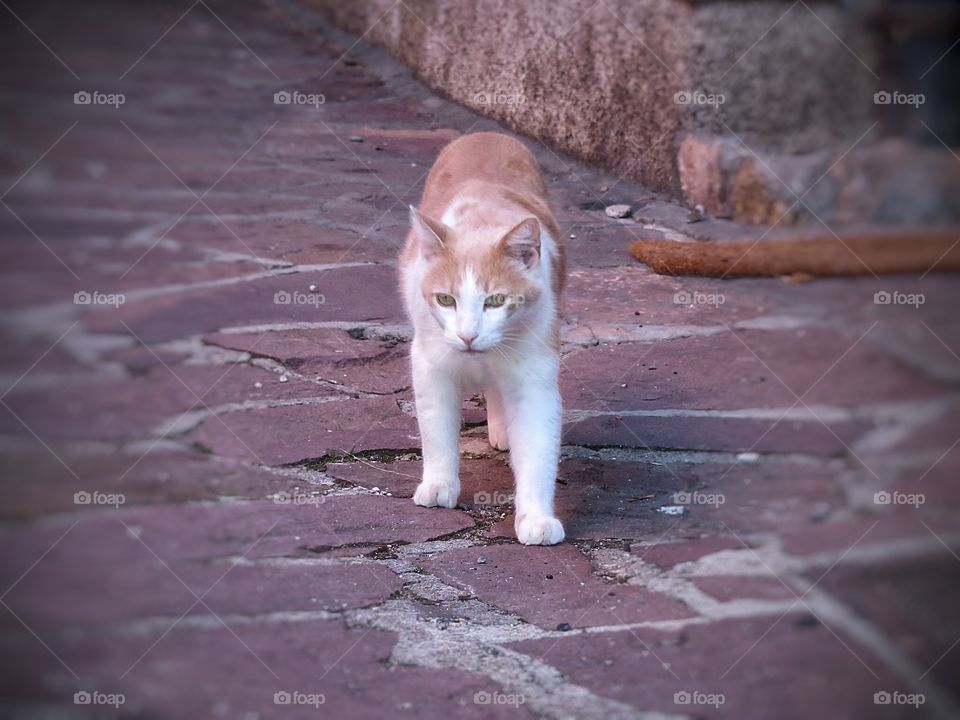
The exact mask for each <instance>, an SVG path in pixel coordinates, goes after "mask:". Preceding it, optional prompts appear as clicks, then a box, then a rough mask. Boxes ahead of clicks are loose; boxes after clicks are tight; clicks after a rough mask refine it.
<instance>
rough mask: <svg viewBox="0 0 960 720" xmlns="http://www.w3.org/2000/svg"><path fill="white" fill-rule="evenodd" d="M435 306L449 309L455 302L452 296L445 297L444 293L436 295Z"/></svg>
mask: <svg viewBox="0 0 960 720" xmlns="http://www.w3.org/2000/svg"><path fill="white" fill-rule="evenodd" d="M436 297H437V305H442V306H443V307H450V306H452V305H456V304H457V301H456V299H455V298H454V297H453V295H447V294H446V293H437V296H436Z"/></svg>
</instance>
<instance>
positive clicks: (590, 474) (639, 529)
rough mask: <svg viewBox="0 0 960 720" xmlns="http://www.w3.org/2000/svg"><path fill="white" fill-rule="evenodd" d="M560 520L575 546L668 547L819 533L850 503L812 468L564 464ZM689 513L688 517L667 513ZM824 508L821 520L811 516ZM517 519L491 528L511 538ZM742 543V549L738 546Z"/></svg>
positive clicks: (490, 532) (579, 461) (491, 533)
mask: <svg viewBox="0 0 960 720" xmlns="http://www.w3.org/2000/svg"><path fill="white" fill-rule="evenodd" d="M556 498H557V499H556V504H557V514H558V516H559V517H560V518H561V520H563V521H564V527H565V529H566V531H567V537H568V538H569V539H572V540H604V539H608V538H619V539H624V540H633V541H648V542H657V543H663V542H665V541H667V540H671V539H679V538H683V539H695V538H698V537H702V536H710V535H719V536H724V535H727V536H729V537H730V538H731V539H733V540H734V541H735V536H733V535H732V533H743V534H747V533H750V532H761V531H780V532H789V531H795V532H798V533H802V532H807V531H812V532H814V533H815V532H817V529H818V527H819V523H820V521H821V519H822V517H828V516H829V515H830V514H831V512H836V511H839V510H840V509H841V508H842V507H843V506H844V498H843V495H842V493H841V491H840V489H839V488H838V487H837V484H836V481H835V480H834V479H833V477H832V475H831V474H830V473H829V472H827V471H826V470H824V469H822V468H817V467H810V466H806V465H796V466H791V465H785V466H784V465H779V464H778V465H769V464H765V463H756V464H753V463H734V464H722V463H697V464H684V463H676V464H671V465H663V464H656V463H645V462H632V461H624V462H619V461H604V460H594V459H591V458H571V459H569V460H565V461H564V462H562V463H561V465H560V476H559V481H558V486H557V495H556ZM664 506H682V507H684V512H683V514H682V515H679V516H674V515H668V514H665V513H663V512H661V511H660V508H662V507H664ZM817 508H819V510H820V514H819V515H814V514H812V511H813V510H814V509H817ZM512 523H513V518H512V516H511V517H509V518H507V519H505V520H503V521H502V522H499V523H496V524H494V525H493V526H491V527H490V528H489V530H488V531H487V534H488V535H489V536H490V537H512V536H513V524H512ZM738 544H739V543H738Z"/></svg>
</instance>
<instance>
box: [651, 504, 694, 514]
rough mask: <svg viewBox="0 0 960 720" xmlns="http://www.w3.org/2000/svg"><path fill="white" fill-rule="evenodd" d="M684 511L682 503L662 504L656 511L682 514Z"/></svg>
mask: <svg viewBox="0 0 960 720" xmlns="http://www.w3.org/2000/svg"><path fill="white" fill-rule="evenodd" d="M686 511H687V509H686V508H685V507H684V506H683V505H663V506H662V507H658V508H657V512H659V513H663V514H664V515H683V514H684V513H685V512H686Z"/></svg>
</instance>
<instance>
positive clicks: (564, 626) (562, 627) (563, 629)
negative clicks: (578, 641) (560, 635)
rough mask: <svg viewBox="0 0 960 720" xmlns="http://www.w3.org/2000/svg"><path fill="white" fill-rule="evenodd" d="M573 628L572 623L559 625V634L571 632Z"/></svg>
mask: <svg viewBox="0 0 960 720" xmlns="http://www.w3.org/2000/svg"><path fill="white" fill-rule="evenodd" d="M571 630H573V626H572V625H571V624H570V623H560V624H559V625H557V632H570V631H571Z"/></svg>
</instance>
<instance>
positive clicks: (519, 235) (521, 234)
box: [500, 217, 540, 268]
mask: <svg viewBox="0 0 960 720" xmlns="http://www.w3.org/2000/svg"><path fill="white" fill-rule="evenodd" d="M500 247H501V248H502V249H503V252H504V253H505V254H506V255H507V256H509V257H512V258H513V259H515V260H519V261H520V262H521V263H523V264H524V266H525V267H527V268H532V267H533V266H534V265H536V264H537V263H538V262H539V261H540V223H539V222H537V219H536V218H532V217H529V218H527V219H526V220H524V221H523V222H521V223H520V224H519V225H517V226H516V227H515V228H513V229H512V230H511V231H510V232H508V233H507V234H506V235H504V236H503V239H502V240H501V241H500Z"/></svg>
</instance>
